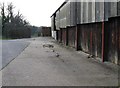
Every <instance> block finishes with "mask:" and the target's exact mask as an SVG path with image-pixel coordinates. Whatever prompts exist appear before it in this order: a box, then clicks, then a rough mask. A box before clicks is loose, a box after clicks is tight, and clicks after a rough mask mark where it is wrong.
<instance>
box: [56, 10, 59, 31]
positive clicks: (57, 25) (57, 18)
mask: <svg viewBox="0 0 120 88" xmlns="http://www.w3.org/2000/svg"><path fill="white" fill-rule="evenodd" d="M55 25H56V30H60V11H57V12H56V17H55Z"/></svg>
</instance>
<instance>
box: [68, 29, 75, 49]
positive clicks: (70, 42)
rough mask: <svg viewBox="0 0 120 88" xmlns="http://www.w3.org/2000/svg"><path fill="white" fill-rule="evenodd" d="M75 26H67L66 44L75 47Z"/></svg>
mask: <svg viewBox="0 0 120 88" xmlns="http://www.w3.org/2000/svg"><path fill="white" fill-rule="evenodd" d="M75 29H76V27H68V45H69V46H70V47H74V48H75V36H76V30H75Z"/></svg>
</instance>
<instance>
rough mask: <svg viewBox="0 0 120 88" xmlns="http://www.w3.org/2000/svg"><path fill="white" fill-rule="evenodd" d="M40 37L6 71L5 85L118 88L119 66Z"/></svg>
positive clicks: (4, 71) (3, 80) (4, 75)
mask: <svg viewBox="0 0 120 88" xmlns="http://www.w3.org/2000/svg"><path fill="white" fill-rule="evenodd" d="M87 56H88V55H87V54H85V53H83V52H80V51H75V50H73V49H69V48H65V47H63V46H62V45H59V44H57V43H56V41H54V40H53V39H52V38H49V37H40V38H35V40H31V41H30V45H29V46H28V47H27V48H26V49H25V50H24V51H23V52H22V53H21V54H20V55H18V56H17V57H16V58H15V59H14V60H13V61H12V62H11V63H10V64H8V65H7V66H6V67H5V68H4V69H3V70H2V85H3V86H118V69H117V65H115V64H112V63H108V62H107V63H102V62H100V61H99V60H95V59H90V58H87Z"/></svg>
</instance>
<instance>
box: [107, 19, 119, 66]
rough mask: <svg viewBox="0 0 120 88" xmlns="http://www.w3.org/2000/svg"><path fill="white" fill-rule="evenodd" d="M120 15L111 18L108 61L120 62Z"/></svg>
mask: <svg viewBox="0 0 120 88" xmlns="http://www.w3.org/2000/svg"><path fill="white" fill-rule="evenodd" d="M119 20H120V17H118V18H117V17H116V18H110V19H109V30H110V35H109V46H108V47H109V48H108V49H109V50H108V51H109V53H108V61H110V62H113V63H116V64H120V62H119V51H120V48H119V35H120V34H119V31H120V26H119V22H120V21H119Z"/></svg>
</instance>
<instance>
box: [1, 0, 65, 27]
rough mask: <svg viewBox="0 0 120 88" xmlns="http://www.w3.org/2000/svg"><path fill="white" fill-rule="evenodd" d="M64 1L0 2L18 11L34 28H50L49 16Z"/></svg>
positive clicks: (24, 0)
mask: <svg viewBox="0 0 120 88" xmlns="http://www.w3.org/2000/svg"><path fill="white" fill-rule="evenodd" d="M64 1H65V0H0V2H5V3H10V2H12V3H13V5H14V6H15V7H16V8H15V11H18V10H19V11H20V12H21V13H22V14H23V16H24V17H25V18H26V19H27V20H28V21H29V22H30V24H31V25H35V26H50V25H51V19H50V16H51V15H52V14H53V13H54V12H55V10H56V9H57V8H58V7H59V6H60V5H61V4H62V3H63V2H64Z"/></svg>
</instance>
